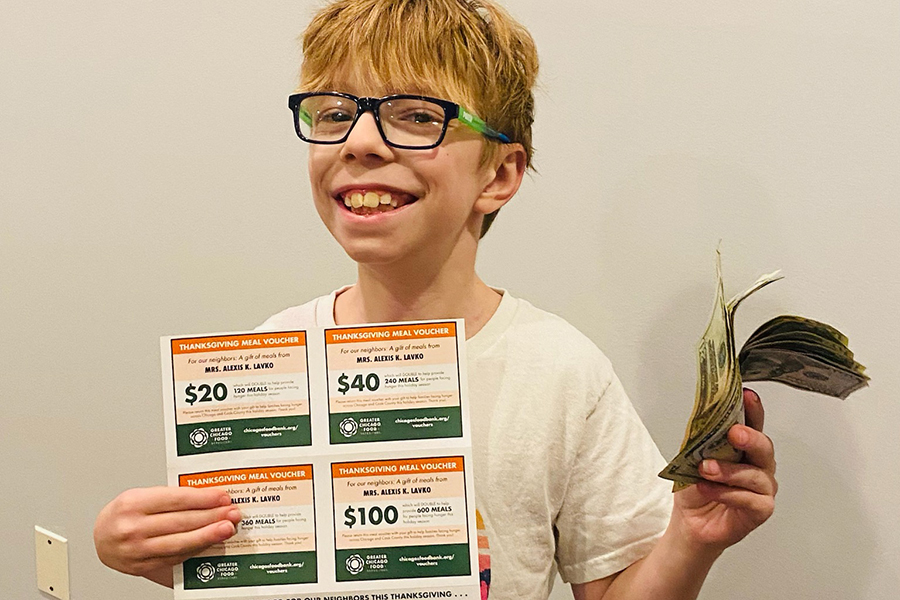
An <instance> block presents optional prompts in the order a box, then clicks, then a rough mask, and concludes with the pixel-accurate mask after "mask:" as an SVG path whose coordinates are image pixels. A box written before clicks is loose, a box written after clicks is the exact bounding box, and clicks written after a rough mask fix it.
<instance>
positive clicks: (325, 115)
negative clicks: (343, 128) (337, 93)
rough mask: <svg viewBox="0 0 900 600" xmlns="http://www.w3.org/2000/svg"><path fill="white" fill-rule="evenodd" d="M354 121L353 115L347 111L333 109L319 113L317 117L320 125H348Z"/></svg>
mask: <svg viewBox="0 0 900 600" xmlns="http://www.w3.org/2000/svg"><path fill="white" fill-rule="evenodd" d="M352 120H353V115H352V114H351V113H349V112H347V111H346V110H342V109H340V108H333V109H330V110H324V111H319V112H318V114H317V115H316V121H317V122H319V123H323V124H327V123H346V122H348V121H352Z"/></svg>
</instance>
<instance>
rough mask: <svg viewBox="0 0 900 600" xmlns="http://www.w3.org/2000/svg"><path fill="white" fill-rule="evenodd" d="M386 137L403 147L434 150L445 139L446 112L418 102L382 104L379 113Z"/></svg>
mask: <svg viewBox="0 0 900 600" xmlns="http://www.w3.org/2000/svg"><path fill="white" fill-rule="evenodd" d="M378 117H379V120H380V121H381V128H382V130H384V136H385V137H386V138H387V139H388V141H390V142H391V143H392V144H399V145H401V146H431V145H433V144H435V143H436V142H437V141H438V140H439V139H440V138H441V132H442V131H443V129H444V108H443V107H442V106H441V105H440V104H435V103H434V102H429V101H428V100H418V99H415V98H395V99H393V100H389V101H387V102H382V103H381V106H380V107H379V110H378Z"/></svg>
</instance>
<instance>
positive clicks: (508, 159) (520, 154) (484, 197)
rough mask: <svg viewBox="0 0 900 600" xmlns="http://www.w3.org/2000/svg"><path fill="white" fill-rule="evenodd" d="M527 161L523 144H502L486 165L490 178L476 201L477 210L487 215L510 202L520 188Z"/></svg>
mask: <svg viewBox="0 0 900 600" xmlns="http://www.w3.org/2000/svg"><path fill="white" fill-rule="evenodd" d="M527 161H528V158H527V156H526V155H525V148H523V147H522V145H521V144H500V146H499V147H498V149H497V154H496V155H495V156H494V157H493V159H492V160H491V161H490V163H489V164H488V165H487V167H486V169H487V170H488V174H487V176H488V177H489V178H490V179H489V180H488V182H487V184H486V185H485V186H484V189H483V190H482V192H481V196H479V198H478V200H477V201H476V202H475V210H476V211H477V212H479V213H481V214H483V215H487V214H490V213H492V212H496V211H498V210H500V208H501V207H502V206H503V205H504V204H506V203H507V202H509V201H510V199H512V197H513V196H514V195H515V194H516V192H517V191H518V190H519V185H521V183H522V177H524V176H525V169H526V165H527Z"/></svg>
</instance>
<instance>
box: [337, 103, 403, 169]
mask: <svg viewBox="0 0 900 600" xmlns="http://www.w3.org/2000/svg"><path fill="white" fill-rule="evenodd" d="M391 156H392V149H391V147H390V146H388V145H387V144H386V143H385V142H384V139H383V138H382V137H381V133H380V132H379V131H378V124H377V123H375V116H374V115H373V114H372V113H370V112H364V113H363V114H361V115H360V116H359V120H358V121H357V122H356V124H355V125H354V126H353V129H351V130H350V135H348V136H347V140H346V141H345V142H344V143H343V144H342V145H341V158H343V159H344V160H352V159H358V160H365V159H373V158H374V159H379V160H387V159H389V158H390V157H391Z"/></svg>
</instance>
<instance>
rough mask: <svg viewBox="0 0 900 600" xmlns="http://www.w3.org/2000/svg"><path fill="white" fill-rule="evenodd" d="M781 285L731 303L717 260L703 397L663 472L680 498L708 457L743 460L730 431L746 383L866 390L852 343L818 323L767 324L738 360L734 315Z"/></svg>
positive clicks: (703, 345)
mask: <svg viewBox="0 0 900 600" xmlns="http://www.w3.org/2000/svg"><path fill="white" fill-rule="evenodd" d="M779 279H781V275H780V274H779V272H777V271H776V272H775V273H770V274H768V275H763V276H762V277H760V278H759V279H758V280H757V281H756V282H755V283H754V284H753V285H752V286H750V287H749V288H747V290H745V291H743V292H741V293H740V294H738V295H737V296H735V297H733V298H732V299H731V300H729V301H728V302H725V293H724V283H723V280H722V265H721V255H720V254H718V251H717V257H716V298H715V302H714V304H713V311H712V316H711V317H710V321H709V324H708V325H707V327H706V331H705V332H704V333H703V336H702V337H701V338H700V341H699V342H698V344H697V392H696V395H695V398H694V407H693V409H692V410H691V416H690V419H689V420H688V425H687V428H686V430H685V435H684V440H683V441H682V444H681V448H680V449H679V451H678V454H677V455H676V456H675V458H673V459H672V460H671V462H669V464H668V465H666V467H665V468H664V469H663V470H662V471H661V472H660V473H659V476H660V477H662V478H664V479H670V480H672V481H674V485H673V491H678V490H679V489H682V488H684V487H687V486H688V485H691V484H692V483H696V482H698V481H700V480H701V479H702V478H701V477H700V474H699V466H700V463H701V462H703V460H704V459H707V458H715V459H719V460H727V461H734V462H737V461H740V460H741V458H742V456H741V453H740V452H739V451H738V450H736V449H735V448H733V447H732V446H731V444H729V443H728V439H727V436H728V430H729V429H731V427H732V425H734V424H736V423H742V424H743V423H744V402H743V382H744V381H777V382H780V383H784V384H786V385H789V386H792V387H795V388H798V389H802V390H806V391H812V392H818V393H821V394H827V395H829V396H834V397H836V398H841V399H845V398H846V397H847V396H848V395H850V394H851V393H853V392H854V391H856V390H858V389H860V388H862V387H865V386H866V385H868V381H869V377H868V375H866V374H865V367H864V366H863V365H862V364H860V363H859V362H857V361H856V360H855V358H854V355H853V352H851V351H850V349H849V348H848V347H847V344H848V340H847V336H845V335H844V334H842V333H841V332H840V331H838V330H837V329H835V328H834V327H832V326H831V325H827V324H825V323H821V322H819V321H815V320H813V319H807V318H805V317H798V316H795V315H781V316H778V317H775V318H774V319H771V320H769V321H767V322H766V323H764V324H763V325H761V326H760V327H759V328H758V329H757V330H756V331H754V332H753V334H751V336H750V337H749V338H748V340H747V342H746V343H745V344H744V346H743V347H742V348H741V351H740V352H739V353H738V352H736V350H735V337H734V313H735V311H736V309H737V307H738V305H739V304H740V303H741V302H743V301H744V300H745V299H746V298H747V297H749V296H750V295H751V294H753V293H754V292H756V291H758V290H760V289H762V288H763V287H765V286H767V285H769V284H770V283H773V282H775V281H778V280H779Z"/></svg>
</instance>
